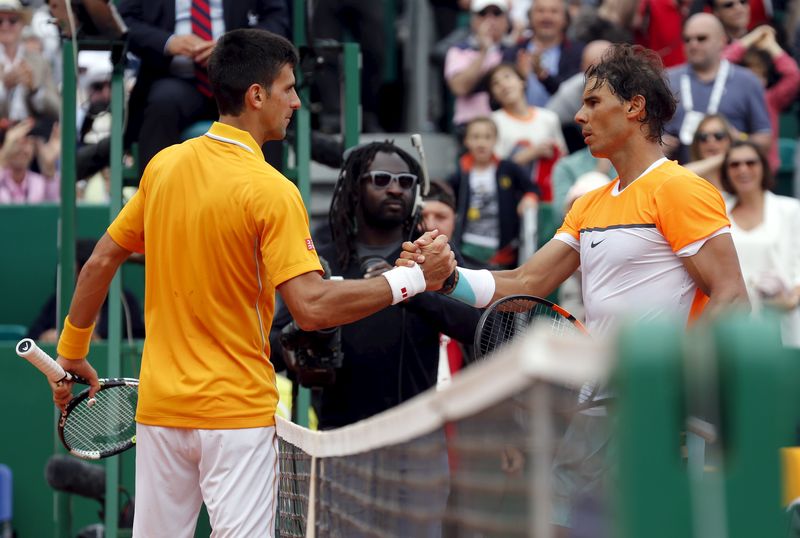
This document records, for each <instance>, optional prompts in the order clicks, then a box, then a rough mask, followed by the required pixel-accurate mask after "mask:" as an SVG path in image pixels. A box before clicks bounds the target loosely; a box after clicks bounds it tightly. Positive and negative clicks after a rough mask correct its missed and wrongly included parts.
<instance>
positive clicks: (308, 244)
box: [306, 237, 314, 250]
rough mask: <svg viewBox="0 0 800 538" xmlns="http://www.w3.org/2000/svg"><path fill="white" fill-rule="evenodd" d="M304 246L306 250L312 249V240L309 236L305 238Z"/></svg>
mask: <svg viewBox="0 0 800 538" xmlns="http://www.w3.org/2000/svg"><path fill="white" fill-rule="evenodd" d="M306 248H307V249H308V250H314V241H313V240H312V239H311V238H310V237H308V238H306Z"/></svg>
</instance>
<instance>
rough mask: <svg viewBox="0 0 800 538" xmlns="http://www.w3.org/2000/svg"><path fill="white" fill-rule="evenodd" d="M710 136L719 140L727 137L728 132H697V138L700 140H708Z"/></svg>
mask: <svg viewBox="0 0 800 538" xmlns="http://www.w3.org/2000/svg"><path fill="white" fill-rule="evenodd" d="M711 138H713V139H714V140H716V141H717V142H720V141H722V140H725V139H726V138H728V133H726V132H725V131H716V132H713V133H697V139H698V140H699V141H700V142H708V141H709V140H710V139H711Z"/></svg>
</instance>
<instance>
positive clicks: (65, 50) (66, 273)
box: [53, 40, 77, 538]
mask: <svg viewBox="0 0 800 538" xmlns="http://www.w3.org/2000/svg"><path fill="white" fill-rule="evenodd" d="M61 54H62V63H63V73H64V77H63V78H64V82H63V86H62V90H61V211H60V214H59V219H58V252H59V256H58V271H57V274H58V279H57V280H58V297H57V302H58V319H57V321H56V327H57V329H58V331H59V332H60V331H61V329H62V328H63V324H64V318H66V317H67V313H68V312H69V304H70V302H71V300H72V292H73V291H74V289H75V180H76V178H75V175H76V173H77V172H76V170H75V155H76V151H77V145H76V141H75V138H76V127H75V124H76V109H75V103H76V102H77V97H76V89H75V87H76V82H77V80H76V78H77V77H76V76H74V74H75V72H76V70H75V56H74V52H73V47H72V42H71V41H69V40H64V41H63V43H62V53H61ZM54 415H55V417H58V411H57V410H54ZM55 422H56V421H55V420H54V421H53V423H54V424H55ZM60 450H61V443H60V442H59V440H58V436H57V435H55V428H54V429H53V452H54V453H55V452H59V451H60ZM53 496H54V497H53V506H54V507H55V514H54V518H55V526H56V529H55V536H56V537H57V538H68V537H69V535H70V526H71V513H70V501H69V496H68V495H66V494H63V493H58V492H54V493H53Z"/></svg>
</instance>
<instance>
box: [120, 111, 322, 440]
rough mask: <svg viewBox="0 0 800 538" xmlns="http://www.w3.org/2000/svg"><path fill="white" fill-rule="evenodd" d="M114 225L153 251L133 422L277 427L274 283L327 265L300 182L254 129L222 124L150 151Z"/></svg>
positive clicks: (127, 240)
mask: <svg viewBox="0 0 800 538" xmlns="http://www.w3.org/2000/svg"><path fill="white" fill-rule="evenodd" d="M108 233H109V235H110V236H111V238H112V239H113V240H114V241H115V242H116V243H117V244H119V245H120V246H122V247H123V248H125V249H127V250H131V251H134V252H143V253H144V254H145V308H144V310H145V314H144V315H145V327H146V331H147V336H146V338H145V343H144V352H143V355H142V369H141V374H140V381H141V385H140V388H139V404H138V409H137V412H136V420H137V421H138V422H140V423H142V424H148V425H154V426H168V427H177V428H201V429H235V428H252V427H262V426H270V425H273V424H274V423H275V418H274V415H275V408H276V405H277V402H278V391H277V388H276V385H275V372H274V369H273V367H272V364H271V363H270V361H269V356H270V348H269V339H268V335H269V330H270V326H271V325H272V316H273V313H274V308H275V288H276V287H277V286H278V285H280V284H281V283H283V282H285V281H287V280H289V279H291V278H294V277H296V276H298V275H301V274H303V273H307V272H310V271H321V270H322V268H321V266H320V263H319V258H318V257H317V253H316V251H315V250H314V244H313V242H312V241H311V234H310V233H309V230H308V216H307V214H306V210H305V207H304V206H303V201H302V199H301V197H300V193H299V192H298V190H297V188H296V187H295V186H294V185H293V184H292V183H291V182H290V181H288V180H287V179H286V178H285V177H283V176H282V175H281V174H280V173H279V172H278V171H277V170H275V169H274V168H272V167H271V166H270V165H269V164H268V163H266V162H265V161H264V156H263V154H262V152H261V148H260V147H259V146H258V144H256V142H255V140H253V138H252V137H251V136H250V134H249V133H247V132H245V131H241V130H239V129H236V128H234V127H232V126H230V125H225V124H222V123H214V125H213V126H212V127H211V129H210V130H209V131H208V133H206V134H205V136H201V137H198V138H194V139H192V140H188V141H186V142H184V143H182V144H179V145H175V146H171V147H169V148H167V149H165V150H163V151H161V152H160V153H159V154H158V155H156V156H155V157H154V158H153V159H152V160H151V161H150V163H149V164H148V166H147V169H146V170H145V172H144V175H143V177H142V181H141V183H140V186H139V190H138V192H137V193H136V194H135V195H134V196H133V198H131V200H130V201H129V202H128V203H127V204H126V205H125V207H124V208H123V209H122V211H121V212H120V214H119V216H118V217H117V218H116V219H115V220H114V222H113V223H112V224H111V226H109V228H108Z"/></svg>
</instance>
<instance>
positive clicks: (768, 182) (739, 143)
mask: <svg viewBox="0 0 800 538" xmlns="http://www.w3.org/2000/svg"><path fill="white" fill-rule="evenodd" d="M741 147H747V148H752V149H753V151H755V152H756V155H758V160H759V161H760V162H761V190H763V191H768V190H771V189H772V188H774V187H775V176H774V175H773V174H772V169H771V168H770V167H769V161H767V156H766V154H765V153H764V150H762V149H761V148H760V147H758V145H756V144H754V143H753V142H751V141H750V140H736V141H735V142H733V144H731V147H730V148H728V152H727V153H726V154H725V159H724V160H723V161H722V170H721V172H720V174H719V180H720V183H721V184H722V188H723V189H725V190H726V191H727V192H729V193H731V194H734V195H735V194H736V189H734V188H733V183H731V177H730V175H728V162H729V161H730V159H731V152H733V150H735V149H736V148H741Z"/></svg>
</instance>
